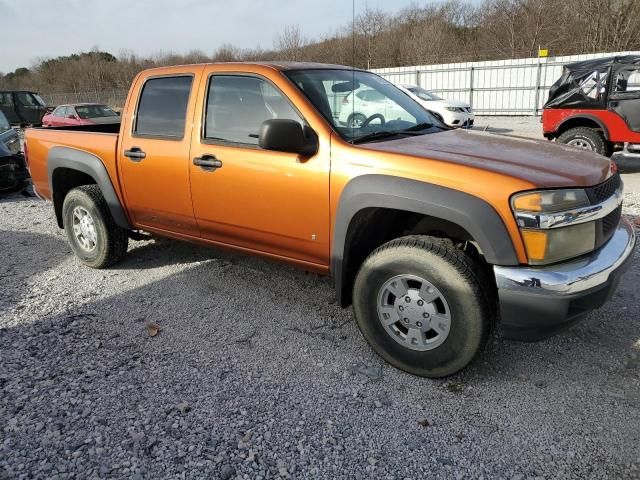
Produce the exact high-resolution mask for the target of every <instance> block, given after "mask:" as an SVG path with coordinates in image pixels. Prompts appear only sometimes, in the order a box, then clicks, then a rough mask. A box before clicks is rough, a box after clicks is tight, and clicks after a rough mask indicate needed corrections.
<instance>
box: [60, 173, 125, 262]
mask: <svg viewBox="0 0 640 480" xmlns="http://www.w3.org/2000/svg"><path fill="white" fill-rule="evenodd" d="M76 207H81V208H83V209H85V210H86V211H87V212H88V214H89V215H90V216H91V218H92V220H93V223H94V225H95V231H96V242H95V246H94V248H92V249H91V250H90V251H88V250H86V249H85V248H83V247H82V245H81V244H80V242H79V241H78V239H77V238H76V235H75V234H74V231H73V211H74V209H75V208H76ZM62 219H63V223H64V230H65V232H66V234H67V239H68V241H69V245H70V246H71V249H72V250H73V253H75V254H76V256H77V257H78V258H79V259H80V261H81V262H82V263H84V264H85V265H87V266H89V267H91V268H106V267H109V266H110V265H113V264H114V263H116V262H117V261H118V260H120V259H121V258H122V257H123V256H124V255H125V254H126V253H127V246H128V243H129V237H128V232H127V230H125V229H124V228H121V227H119V226H118V225H116V222H115V221H114V220H113V217H112V216H111V212H110V211H109V207H108V206H107V201H106V200H105V199H104V197H103V196H102V192H101V191H100V188H99V187H98V186H97V185H83V186H81V187H77V188H74V189H73V190H71V191H69V193H68V194H67V196H66V197H65V199H64V203H63V205H62Z"/></svg>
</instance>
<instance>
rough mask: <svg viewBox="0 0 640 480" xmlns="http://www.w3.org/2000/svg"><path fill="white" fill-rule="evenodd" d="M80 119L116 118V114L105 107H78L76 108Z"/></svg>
mask: <svg viewBox="0 0 640 480" xmlns="http://www.w3.org/2000/svg"><path fill="white" fill-rule="evenodd" d="M76 112H78V116H79V117H80V118H100V117H117V116H118V114H117V113H116V112H114V111H113V110H111V109H110V108H109V107H107V106H106V105H80V106H77V107H76Z"/></svg>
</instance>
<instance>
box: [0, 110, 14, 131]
mask: <svg viewBox="0 0 640 480" xmlns="http://www.w3.org/2000/svg"><path fill="white" fill-rule="evenodd" d="M10 128H11V125H9V120H7V117H5V116H4V113H2V112H0V133H4V132H6V131H7V130H9V129H10Z"/></svg>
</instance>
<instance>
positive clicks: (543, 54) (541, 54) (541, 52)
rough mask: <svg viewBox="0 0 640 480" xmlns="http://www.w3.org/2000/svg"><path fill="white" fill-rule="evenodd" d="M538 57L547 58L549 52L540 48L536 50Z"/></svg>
mask: <svg viewBox="0 0 640 480" xmlns="http://www.w3.org/2000/svg"><path fill="white" fill-rule="evenodd" d="M538 56H539V57H548V56H549V50H547V49H546V48H540V49H539V50H538Z"/></svg>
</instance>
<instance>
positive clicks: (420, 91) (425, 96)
mask: <svg viewBox="0 0 640 480" xmlns="http://www.w3.org/2000/svg"><path fill="white" fill-rule="evenodd" d="M407 90H409V91H410V92H411V93H413V94H414V95H415V96H416V97H418V98H419V99H420V100H426V101H427V102H431V101H434V100H442V99H441V98H440V97H439V96H437V95H436V94H435V93H433V92H430V91H429V90H425V89H424V88H421V87H407Z"/></svg>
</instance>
